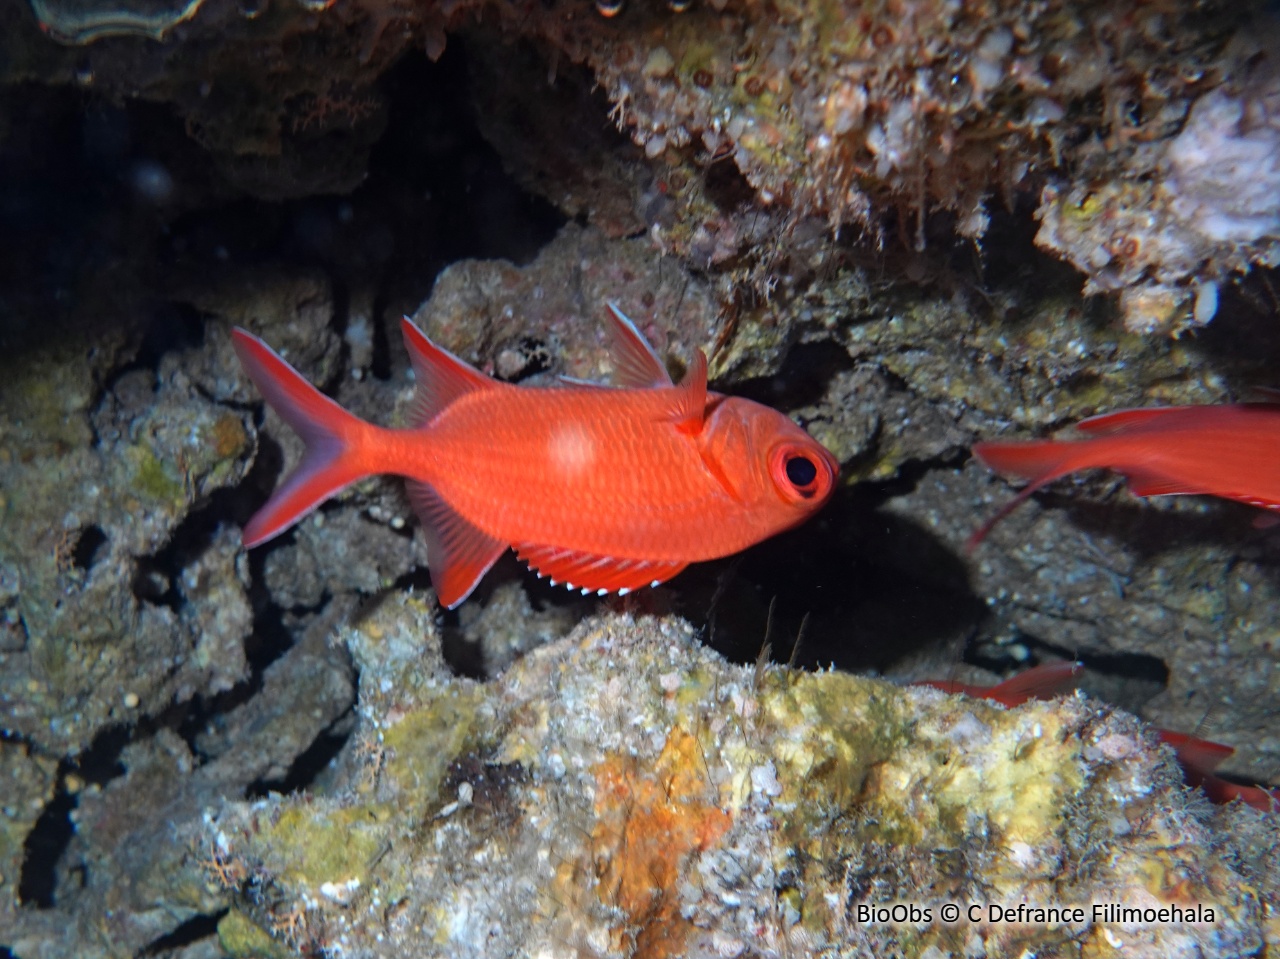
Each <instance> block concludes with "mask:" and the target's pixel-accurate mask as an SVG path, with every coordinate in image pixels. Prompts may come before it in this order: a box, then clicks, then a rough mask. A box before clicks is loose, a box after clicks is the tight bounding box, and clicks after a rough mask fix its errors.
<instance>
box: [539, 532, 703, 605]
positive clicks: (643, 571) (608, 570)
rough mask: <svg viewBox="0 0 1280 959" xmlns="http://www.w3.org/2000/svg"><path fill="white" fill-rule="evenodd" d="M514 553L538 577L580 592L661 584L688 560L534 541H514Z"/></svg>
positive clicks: (623, 592) (621, 592) (622, 591)
mask: <svg viewBox="0 0 1280 959" xmlns="http://www.w3.org/2000/svg"><path fill="white" fill-rule="evenodd" d="M515 550H516V555H517V556H519V557H520V559H521V560H523V561H524V562H526V563H528V564H529V568H530V569H532V570H533V571H534V572H536V573H537V574H538V575H539V576H546V577H548V578H549V579H550V580H551V583H552V585H553V586H554V585H556V584H560V585H563V586H566V587H567V588H569V589H576V590H581V591H582V594H583V595H584V596H585V595H588V594H590V593H598V594H600V595H604V594H606V593H618V594H619V595H626V594H627V593H629V592H631V591H632V590H634V589H639V588H640V587H642V586H657V585H658V584H659V583H664V582H666V581H667V580H669V579H670V578H671V577H672V576H674V575H676V573H678V572H680V571H681V570H682V569H684V568H685V566H687V565H688V564H687V563H681V562H665V561H655V560H642V559H614V558H613V557H611V556H599V555H595V554H593V553H581V552H577V551H576V550H570V549H560V548H558V547H555V546H540V545H538V544H535V543H517V544H516V547H515Z"/></svg>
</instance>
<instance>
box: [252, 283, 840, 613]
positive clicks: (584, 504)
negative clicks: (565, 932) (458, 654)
mask: <svg viewBox="0 0 1280 959" xmlns="http://www.w3.org/2000/svg"><path fill="white" fill-rule="evenodd" d="M402 331H403V333H404V337H405V342H406V344H407V346H408V348H409V353H410V357H411V358H412V360H413V365H414V370H415V373H416V375H417V382H418V396H417V403H416V409H415V416H414V420H415V423H416V425H415V426H414V427H413V428H411V429H402V430H397V429H386V428H383V427H380V426H376V425H374V424H372V423H367V422H365V421H363V420H360V419H358V418H357V417H355V416H353V415H351V414H350V413H347V412H346V411H345V410H343V409H342V408H341V407H340V406H338V404H336V403H334V402H333V401H332V400H330V399H328V398H327V397H325V396H324V395H323V394H321V393H319V392H318V391H317V390H315V388H314V387H312V386H311V385H310V384H309V383H307V382H306V381H305V380H304V379H303V378H302V377H301V376H300V375H299V374H298V373H297V372H296V371H294V370H293V369H292V368H291V367H290V366H289V365H288V364H287V363H285V361H284V360H282V359H281V358H280V357H279V356H278V355H276V354H275V353H274V352H272V351H271V349H270V348H269V347H267V346H266V344H264V343H263V342H262V341H261V340H259V339H258V338H257V337H254V336H253V335H252V334H250V333H247V332H246V331H244V330H236V331H235V332H234V333H233V343H234V345H235V349H236V352H237V354H238V355H239V357H240V360H241V363H242V365H243V366H244V368H245V370H246V371H247V372H248V374H249V376H250V377H251V378H252V379H253V381H254V383H255V384H256V385H257V386H258V388H259V390H260V391H261V392H262V394H263V396H264V397H265V398H266V400H267V402H268V404H269V405H270V406H271V407H272V408H273V409H275V410H276V412H278V413H279V414H280V415H281V416H282V418H283V419H284V420H285V421H286V422H287V423H289V425H290V426H292V427H293V428H294V430H296V431H297V432H298V433H299V434H300V435H301V436H302V438H303V439H304V441H305V442H306V444H307V452H306V454H305V455H304V457H303V459H302V461H301V462H300V463H299V465H298V467H297V468H296V469H295V471H294V472H293V474H291V475H290V477H289V478H288V479H286V481H285V482H284V483H283V484H282V485H281V487H280V488H279V489H278V490H277V491H276V492H275V493H274V494H273V495H272V497H271V499H270V500H269V501H268V502H267V504H266V505H265V506H264V507H263V508H262V509H261V510H260V511H259V512H258V513H257V514H256V515H255V516H254V517H253V518H252V519H251V520H250V521H249V523H248V524H247V525H246V526H245V530H244V542H245V545H246V546H255V545H257V544H259V543H262V542H265V541H267V540H269V539H271V538H272V537H274V536H277V535H279V534H280V533H282V532H284V531H285V530H287V529H288V528H289V527H290V526H292V525H293V524H294V523H296V522H297V521H298V520H299V519H301V518H302V517H303V516H305V515H307V513H309V512H310V511H311V510H313V509H315V508H316V507H317V506H319V505H320V503H321V502H323V501H324V500H325V499H327V498H329V497H330V496H332V495H334V494H335V493H337V492H338V491H339V490H341V489H342V488H343V487H345V486H347V485H348V484H350V483H352V482H355V481H356V480H358V479H361V478H363V477H366V476H371V475H376V474H380V473H393V474H397V475H400V476H404V477H405V478H406V479H407V480H408V483H407V488H408V493H409V499H410V501H411V503H412V504H413V507H414V510H415V512H416V513H417V514H418V516H419V517H420V518H421V520H422V523H423V526H424V529H425V531H426V535H427V541H428V561H429V563H430V566H431V575H432V582H433V584H434V585H435V587H436V591H437V594H438V595H439V598H440V601H441V603H442V604H443V605H445V606H447V607H450V608H452V607H454V606H456V605H458V604H459V603H461V602H462V600H463V599H465V598H466V596H467V595H469V594H470V592H471V590H472V589H473V588H474V587H475V585H476V583H478V582H479V580H480V579H481V578H482V577H483V575H484V573H485V572H486V571H488V569H489V568H490V567H491V566H492V565H493V563H494V562H495V561H496V560H497V558H498V557H499V556H500V555H501V554H502V553H503V552H504V551H505V550H506V549H507V547H508V546H512V547H514V548H515V549H516V551H517V554H518V555H519V556H520V557H521V558H522V559H524V560H526V561H527V562H528V563H529V565H530V566H531V567H533V568H534V569H535V570H537V571H538V572H539V573H541V574H543V575H546V576H549V577H551V578H552V579H553V580H555V581H559V582H562V583H565V584H566V585H569V586H570V587H571V588H574V589H581V590H582V591H583V592H584V593H586V592H598V593H606V592H627V591H629V590H631V589H634V588H637V587H639V586H645V585H657V584H658V583H660V582H663V581H665V580H667V579H670V578H671V577H672V576H674V575H676V573H678V572H679V571H680V570H682V569H683V568H684V567H685V566H686V565H688V564H689V563H691V562H698V561H702V560H707V559H714V558H717V557H720V556H727V555H730V554H732V553H735V552H738V551H739V550H742V549H744V548H746V547H747V546H750V545H753V544H754V543H757V542H759V541H761V540H763V539H766V538H768V537H769V536H772V535H774V534H775V533H778V532H781V531H783V530H785V529H788V528H790V527H792V526H795V525H797V524H799V523H801V522H803V521H804V520H805V519H806V518H808V517H809V516H810V515H812V514H813V512H814V511H816V510H817V509H818V508H819V507H820V506H821V505H822V504H823V503H824V502H825V500H826V499H827V498H828V497H829V496H830V494H831V492H832V491H833V490H834V488H835V482H836V478H837V476H838V473H839V465H838V463H837V462H836V461H835V459H834V457H832V456H831V454H830V453H829V452H828V451H827V450H826V449H825V448H824V447H823V446H822V445H821V444H819V443H818V442H817V441H816V440H814V439H812V438H811V437H810V436H809V435H808V434H807V433H805V432H804V430H802V429H801V428H800V427H798V426H797V425H795V424H794V423H793V422H792V421H791V420H790V419H788V418H787V417H786V416H784V415H783V414H781V413H779V412H777V411H776V410H772V409H770V408H768V407H766V406H762V405H761V404H758V403H754V402H751V401H749V400H745V399H741V398H735V397H729V396H724V395H722V394H719V393H714V392H710V391H708V390H707V381H706V377H707V370H706V358H705V356H704V355H703V354H702V353H701V352H699V353H698V356H697V358H696V359H695V362H694V363H693V365H692V367H691V369H690V372H689V375H688V376H687V377H686V379H685V381H684V382H683V383H681V384H680V385H676V384H674V383H672V382H671V379H670V377H669V375H668V374H667V372H666V369H665V367H664V366H663V364H662V362H661V361H660V360H659V359H658V357H657V356H656V354H654V352H653V350H652V349H651V348H650V347H649V345H648V343H647V342H645V340H644V339H643V337H642V336H641V335H640V333H639V331H638V330H636V328H635V326H634V325H633V324H632V323H631V322H630V320H628V319H627V318H626V317H625V316H623V315H622V313H621V312H619V311H618V310H617V308H616V307H613V306H612V305H611V306H610V334H611V338H612V341H613V347H614V359H615V367H616V369H617V371H618V372H617V374H616V376H617V379H618V380H619V381H620V386H619V388H608V387H602V386H596V385H589V384H579V383H572V384H566V385H562V386H558V387H552V388H546V389H531V388H529V387H522V386H516V385H511V384H506V383H500V382H498V381H496V380H493V379H491V378H490V377H487V376H485V375H484V374H483V373H481V372H480V371H478V370H476V369H474V368H473V367H471V366H469V365H467V364H466V363H464V362H463V361H461V360H459V359H458V358H457V357H455V356H453V355H452V354H450V353H449V352H448V351H446V350H443V349H441V348H440V347H438V346H436V345H435V344H433V343H432V342H431V341H430V340H429V339H428V338H427V337H426V336H425V335H423V334H422V332H421V331H420V330H418V329H417V327H415V326H414V325H413V324H412V323H411V322H409V320H408V319H405V321H404V323H403V324H402Z"/></svg>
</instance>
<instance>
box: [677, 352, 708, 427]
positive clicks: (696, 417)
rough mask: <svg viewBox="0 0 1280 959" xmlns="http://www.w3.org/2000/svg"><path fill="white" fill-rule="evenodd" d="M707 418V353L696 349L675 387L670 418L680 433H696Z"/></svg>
mask: <svg viewBox="0 0 1280 959" xmlns="http://www.w3.org/2000/svg"><path fill="white" fill-rule="evenodd" d="M706 418H707V354H706V353H703V352H702V350H698V352H697V353H696V355H695V356H694V358H693V365H692V366H690V367H689V372H688V373H686V374H685V375H684V379H683V380H681V381H680V385H679V386H677V387H676V389H675V404H674V406H673V408H672V410H671V419H672V420H673V421H674V422H675V424H676V429H678V430H679V431H680V432H681V433H698V432H700V431H701V430H702V424H703V422H704V421H705V420H706Z"/></svg>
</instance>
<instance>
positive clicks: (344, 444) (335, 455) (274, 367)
mask: <svg viewBox="0 0 1280 959" xmlns="http://www.w3.org/2000/svg"><path fill="white" fill-rule="evenodd" d="M231 342H232V345H233V346H234V347H235V351H236V355H237V356H238V357H239V358H240V363H241V365H242V366H243V367H244V369H245V372H247V373H248V374H249V378H250V379H252V380H253V382H254V385H255V386H257V388H258V390H259V392H260V393H261V394H262V396H263V398H264V399H265V400H266V401H267V405H268V406H270V407H271V408H272V409H273V410H275V412H276V413H277V414H278V415H279V416H280V418H281V419H283V420H284V421H285V422H286V423H287V424H289V426H290V427H291V428H292V429H293V430H294V432H296V433H297V434H298V435H299V436H300V437H302V440H303V442H304V443H306V452H305V453H303V456H302V459H301V460H300V461H299V462H298V465H297V466H295V467H294V469H293V472H292V473H290V474H289V476H288V478H286V479H285V481H284V482H283V483H281V484H280V486H279V487H278V488H277V489H276V491H275V492H274V493H273V494H272V495H271V498H270V499H268V500H267V503H266V505H264V506H263V507H262V508H261V509H259V510H258V512H256V513H254V515H253V517H252V518H251V519H250V520H249V522H248V523H246V524H245V527H244V531H243V533H242V539H243V541H244V545H245V546H246V547H253V546H257V545H258V544H260V543H265V542H266V541H267V540H270V539H273V538H275V537H276V536H279V535H280V534H281V533H283V532H285V531H286V530H287V529H289V528H290V527H291V526H293V525H294V524H295V523H297V522H298V521H299V520H301V519H302V518H303V517H305V516H307V515H308V514H309V513H311V512H312V511H313V510H315V509H316V507H318V506H319V505H320V504H321V503H323V502H324V501H325V500H327V499H329V498H330V497H331V496H334V495H335V494H337V493H338V492H340V491H341V490H342V489H343V488H344V487H346V486H349V485H350V484H352V483H354V482H356V481H357V480H360V479H363V478H364V477H366V476H370V475H372V474H373V473H375V472H378V470H377V469H371V468H369V464H366V463H365V462H363V460H364V457H363V455H362V449H363V447H364V444H362V443H361V442H359V440H360V439H361V438H362V437H363V436H364V434H366V433H368V432H369V431H372V430H376V429H377V427H375V426H373V425H372V424H370V423H366V422H365V421H364V420H362V419H360V418H359V417H357V416H353V415H352V414H351V413H348V412H347V411H346V410H344V409H343V408H342V407H341V406H339V405H338V404H337V403H335V402H334V401H333V400H331V399H329V397H327V396H325V395H324V394H323V393H321V392H320V391H319V390H317V389H316V388H315V387H314V386H312V385H311V384H310V383H308V382H307V381H306V380H305V379H304V378H303V377H302V376H301V374H299V373H298V371H297V370H295V369H294V368H293V367H292V366H290V365H289V364H288V363H287V362H285V360H284V359H283V358H282V357H281V356H280V355H279V354H277V353H276V352H275V351H274V350H272V349H271V347H269V346H267V344H265V343H264V342H262V340H260V339H258V338H257V337H256V336H254V335H253V334H252V333H249V332H248V331H246V330H242V329H240V328H238V327H237V328H236V329H234V330H233V331H232V333H231Z"/></svg>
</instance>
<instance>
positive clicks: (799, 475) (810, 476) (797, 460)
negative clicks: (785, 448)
mask: <svg viewBox="0 0 1280 959" xmlns="http://www.w3.org/2000/svg"><path fill="white" fill-rule="evenodd" d="M786 470H787V479H788V480H790V481H791V485H792V486H798V487H801V488H803V487H805V486H808V485H809V484H810V483H812V482H813V481H814V480H815V479H817V478H818V467H816V466H814V465H813V460H811V459H809V457H807V456H788V457H787V464H786Z"/></svg>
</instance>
